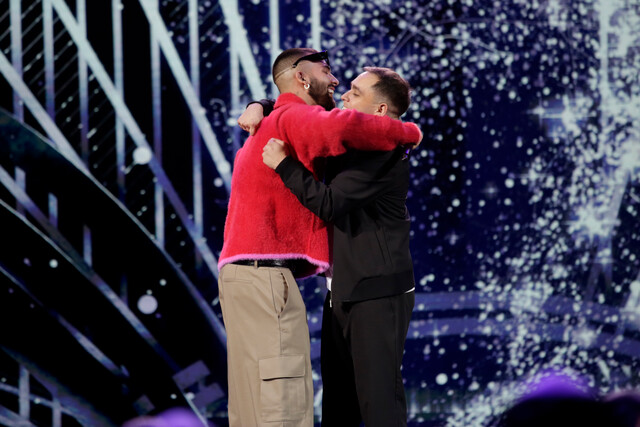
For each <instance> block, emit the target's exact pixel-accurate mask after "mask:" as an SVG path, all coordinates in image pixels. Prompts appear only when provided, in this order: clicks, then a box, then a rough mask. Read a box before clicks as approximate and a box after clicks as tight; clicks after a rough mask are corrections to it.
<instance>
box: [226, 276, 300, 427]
mask: <svg viewBox="0 0 640 427" xmlns="http://www.w3.org/2000/svg"><path fill="white" fill-rule="evenodd" d="M218 289H219V295H220V305H221V307H222V316H223V319H224V323H225V328H226V330H227V363H228V380H229V425H230V426H231V427H252V426H266V427H276V426H278V427H294V426H305V427H312V426H313V379H312V375H311V374H312V372H311V358H310V344H309V328H308V326H307V313H306V309H305V306H304V301H303V300H302V296H301V295H300V290H299V289H298V285H297V283H296V281H295V279H294V278H293V275H292V274H291V271H290V270H289V269H287V268H276V267H259V268H256V267H252V266H244V265H236V264H226V265H225V266H223V267H222V270H221V271H220V275H219V278H218Z"/></svg>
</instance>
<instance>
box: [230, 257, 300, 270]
mask: <svg viewBox="0 0 640 427" xmlns="http://www.w3.org/2000/svg"><path fill="white" fill-rule="evenodd" d="M231 264H238V265H249V266H251V267H277V268H288V269H289V270H291V271H293V270H294V262H292V261H290V260H286V259H241V260H239V261H234V262H232V263H231Z"/></svg>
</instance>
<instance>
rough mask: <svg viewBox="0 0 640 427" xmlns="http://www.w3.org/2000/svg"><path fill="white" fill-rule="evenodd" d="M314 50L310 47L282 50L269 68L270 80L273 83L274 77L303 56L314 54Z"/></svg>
mask: <svg viewBox="0 0 640 427" xmlns="http://www.w3.org/2000/svg"><path fill="white" fill-rule="evenodd" d="M316 52H317V51H316V50H315V49H311V48H310V47H294V48H291V49H287V50H284V51H282V52H281V53H280V55H278V57H277V58H276V60H275V61H273V67H272V68H271V78H272V79H273V82H274V83H275V82H276V76H277V75H278V74H280V73H281V72H282V71H284V70H286V69H287V68H290V67H291V66H292V65H293V63H294V62H296V60H297V59H298V58H302V57H303V56H305V55H309V54H312V53H316Z"/></svg>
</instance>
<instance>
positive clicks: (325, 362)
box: [263, 67, 415, 427]
mask: <svg viewBox="0 0 640 427" xmlns="http://www.w3.org/2000/svg"><path fill="white" fill-rule="evenodd" d="M342 100H343V101H344V107H345V108H355V109H356V110H358V111H361V112H365V113H370V114H376V115H388V116H391V117H392V118H395V119H399V117H400V116H401V115H402V114H404V112H405V111H406V110H407V108H408V107H409V103H410V88H409V84H408V83H407V82H406V81H405V80H404V79H402V77H400V76H399V75H398V74H397V73H395V72H393V71H392V70H389V69H386V68H377V67H367V68H365V72H364V73H362V74H361V75H360V76H358V77H357V78H356V79H355V80H354V81H353V82H352V83H351V90H349V91H348V92H347V93H346V94H344V95H343V96H342ZM309 137H310V138H313V135H310V136H309ZM407 157H408V156H407V152H406V151H405V149H404V148H402V147H400V148H398V149H396V150H394V151H391V152H363V151H349V152H347V153H346V154H345V155H343V156H340V157H337V158H333V159H329V160H330V161H329V163H328V167H327V173H326V176H325V182H326V183H323V182H319V181H317V180H315V179H314V177H313V175H312V174H311V172H309V171H308V170H307V169H306V168H304V166H302V164H301V163H300V162H298V161H297V160H295V159H294V158H293V157H292V156H288V152H287V148H286V144H285V143H283V142H282V141H278V140H275V139H272V140H271V141H270V142H269V143H268V144H267V145H266V146H265V148H264V153H263V160H264V162H265V164H267V166H269V167H271V168H273V169H275V171H276V173H278V174H279V175H280V177H281V178H282V180H283V182H284V183H285V185H286V186H287V187H288V188H289V189H290V190H291V191H292V192H293V194H295V195H296V197H297V198H298V199H299V200H300V202H301V203H302V204H303V205H304V206H305V207H307V208H308V209H310V210H311V211H312V212H314V213H315V214H316V215H318V216H319V217H320V218H322V219H323V220H325V221H326V222H328V223H332V224H333V260H334V264H333V278H332V280H331V281H330V291H329V292H328V294H327V299H326V301H325V305H324V311H323V323H322V341H321V345H322V347H321V366H322V382H323V388H324V390H323V402H322V425H323V426H359V425H360V422H361V421H364V423H365V425H366V426H367V427H374V426H384V427H389V426H406V423H407V405H406V399H405V393H404V387H403V384H402V374H401V371H400V367H401V364H402V354H403V350H404V342H405V338H406V335H407V330H408V327H409V321H410V318H411V312H412V309H413V305H414V301H415V295H414V286H415V282H414V276H413V263H412V260H411V254H410V252H409V229H410V220H409V214H408V212H407V208H406V206H405V201H406V198H407V192H408V188H409V161H408V159H407Z"/></svg>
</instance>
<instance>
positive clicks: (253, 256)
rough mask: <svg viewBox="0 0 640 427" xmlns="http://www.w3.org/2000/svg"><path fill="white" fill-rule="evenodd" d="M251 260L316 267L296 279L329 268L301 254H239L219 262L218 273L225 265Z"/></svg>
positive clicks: (323, 263) (322, 262)
mask: <svg viewBox="0 0 640 427" xmlns="http://www.w3.org/2000/svg"><path fill="white" fill-rule="evenodd" d="M253 259H304V260H306V261H308V262H309V263H310V264H313V265H315V266H316V267H317V268H316V269H315V271H314V273H313V274H311V275H309V276H305V277H298V279H304V278H306V277H311V276H313V275H316V274H320V273H324V272H325V271H327V270H328V269H329V267H330V264H329V263H328V262H324V261H320V260H317V259H314V258H311V257H309V256H307V255H303V254H239V255H234V256H231V257H228V258H224V259H221V260H219V261H218V271H220V270H222V267H224V266H225V265H226V264H230V263H233V262H235V261H240V260H253Z"/></svg>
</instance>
